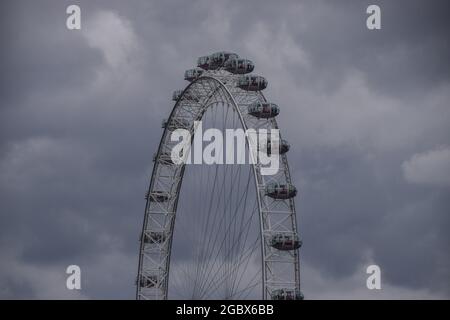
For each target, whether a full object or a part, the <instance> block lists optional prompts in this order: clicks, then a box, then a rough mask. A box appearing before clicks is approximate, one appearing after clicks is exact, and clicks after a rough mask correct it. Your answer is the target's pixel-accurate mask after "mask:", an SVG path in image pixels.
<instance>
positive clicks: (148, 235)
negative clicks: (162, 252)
mask: <svg viewBox="0 0 450 320" xmlns="http://www.w3.org/2000/svg"><path fill="white" fill-rule="evenodd" d="M143 241H144V243H150V244H154V243H163V242H164V241H166V235H165V233H164V232H162V231H152V232H145V233H144V237H143Z"/></svg>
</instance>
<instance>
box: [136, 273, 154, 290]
mask: <svg viewBox="0 0 450 320" xmlns="http://www.w3.org/2000/svg"><path fill="white" fill-rule="evenodd" d="M157 283H158V277H157V276H155V275H150V276H141V281H140V284H141V287H143V288H153V287H155V286H156V284H157Z"/></svg>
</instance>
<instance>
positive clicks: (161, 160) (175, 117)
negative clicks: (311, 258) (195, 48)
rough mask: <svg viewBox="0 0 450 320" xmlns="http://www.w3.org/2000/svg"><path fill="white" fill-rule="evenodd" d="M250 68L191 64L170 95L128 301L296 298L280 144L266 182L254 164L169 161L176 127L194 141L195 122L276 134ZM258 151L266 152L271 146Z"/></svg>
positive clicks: (234, 61) (222, 55) (289, 192)
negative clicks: (134, 283)
mask: <svg viewBox="0 0 450 320" xmlns="http://www.w3.org/2000/svg"><path fill="white" fill-rule="evenodd" d="M253 69H254V64H253V63H252V62H251V61H250V60H247V59H242V58H240V57H239V56H238V55H237V54H234V53H228V52H218V53H214V54H211V55H209V56H204V57H200V58H198V63H197V68H194V69H190V70H187V71H186V72H185V80H187V81H188V82H189V84H188V85H187V87H186V88H185V89H184V90H179V91H175V92H174V93H173V100H174V101H175V105H174V107H173V109H172V111H171V113H170V116H169V118H168V119H167V120H165V121H163V125H162V127H163V133H162V137H161V140H160V143H159V147H158V150H157V152H156V153H155V156H154V159H153V161H154V166H153V171H152V175H151V180H150V185H149V188H148V191H147V193H146V196H145V198H146V207H145V214H144V222H143V227H142V234H141V237H140V253H139V267H138V275H137V290H136V298H137V299H150V300H155V299H156V300H160V299H172V298H174V299H245V298H252V299H273V300H294V299H298V300H300V299H303V294H302V293H301V291H300V264H299V248H300V247H301V245H302V241H301V238H300V236H299V233H298V230H297V221H296V212H295V205H294V198H295V196H296V195H297V189H296V188H295V186H294V185H293V184H292V181H291V176H290V172H289V167H288V162H287V152H288V151H289V147H290V146H289V144H288V143H287V141H286V140H283V139H280V140H279V143H273V145H276V146H277V149H279V150H277V153H278V154H279V169H278V171H277V172H276V173H274V174H271V175H264V174H262V166H261V164H259V163H248V164H237V165H236V164H212V165H208V164H204V163H195V162H194V163H193V164H186V163H178V162H174V161H173V159H172V157H171V152H172V149H173V147H174V145H175V143H176V142H174V141H172V140H173V139H171V134H172V133H173V132H174V131H175V130H177V129H184V130H187V131H189V132H190V133H192V136H193V139H196V138H200V139H201V136H199V135H201V134H200V133H199V123H201V125H202V129H206V128H218V129H220V130H225V129H228V128H240V129H242V130H248V129H255V130H260V129H266V130H267V132H269V131H270V130H272V129H278V125H277V122H276V120H275V117H276V116H277V115H278V114H279V113H280V108H279V107H278V106H277V105H276V104H274V103H271V102H268V101H267V100H266V98H265V97H264V95H263V94H262V92H261V91H262V90H264V89H265V88H266V86H267V80H266V79H265V78H264V77H262V76H258V75H254V74H251V72H253ZM249 142H250V141H249V140H248V137H247V138H246V141H245V142H244V146H245V147H246V148H247V150H249V148H250V147H251V144H250V143H249ZM202 143H204V141H203V142H202ZM258 148H259V149H261V148H262V149H263V151H266V152H267V153H270V152H271V150H272V149H271V141H270V140H268V141H267V143H266V144H265V145H260V146H258ZM227 152H229V150H227ZM272 152H273V150H272Z"/></svg>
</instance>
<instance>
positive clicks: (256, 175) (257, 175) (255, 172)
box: [136, 75, 300, 300]
mask: <svg viewBox="0 0 450 320" xmlns="http://www.w3.org/2000/svg"><path fill="white" fill-rule="evenodd" d="M204 80H210V81H213V82H216V83H217V84H218V85H219V87H218V88H216V90H217V89H219V88H221V89H222V90H224V92H225V93H226V95H227V96H228V98H229V99H230V101H231V104H232V106H233V109H234V111H236V112H237V114H238V116H239V120H240V122H241V125H242V127H243V130H244V131H245V130H247V129H248V128H249V127H248V125H247V123H246V121H245V120H244V117H243V115H242V113H241V110H240V109H239V106H238V103H237V102H236V100H235V97H234V96H233V94H232V93H231V92H230V90H229V88H228V87H227V86H226V85H225V84H224V83H223V82H222V81H221V80H220V79H219V78H216V77H214V76H211V75H202V76H200V77H198V78H197V79H195V80H194V81H192V82H191V83H189V84H188V85H187V86H186V88H185V89H184V90H183V92H182V94H181V95H180V97H179V99H178V100H177V101H176V102H175V105H174V107H173V108H172V111H171V113H170V115H169V118H168V119H167V121H168V123H170V121H171V120H172V118H173V116H174V113H175V112H176V110H177V109H178V107H179V104H180V102H181V101H182V100H183V97H184V96H185V94H186V92H187V91H188V90H189V88H190V87H191V86H193V85H195V84H196V83H198V82H200V81H204ZM257 93H258V94H259V95H260V96H261V98H262V99H263V100H264V101H267V100H266V98H265V97H264V95H263V94H262V92H261V91H257ZM211 97H213V94H211V96H210V97H209V98H208V100H209V99H211ZM208 102H209V101H206V102H205V103H204V105H203V108H204V111H203V113H202V117H203V114H204V113H205V112H206V110H207V109H208V108H209V107H210V104H209V105H208ZM270 121H272V125H273V127H274V128H278V125H277V123H276V120H275V118H272V119H270ZM168 133H170V131H169V130H168V128H167V127H166V128H164V132H163V134H162V136H161V140H160V142H159V145H158V151H157V159H156V161H155V163H154V165H153V169H152V175H151V180H150V185H149V188H148V192H150V191H151V190H152V189H153V185H154V181H155V176H156V173H157V168H158V166H160V165H161V164H159V162H158V158H159V155H160V153H161V149H162V146H163V144H164V141H165V137H166V135H167V134H168ZM280 139H281V136H280ZM245 141H246V144H247V148H248V150H249V148H250V146H249V141H248V137H247V136H246V138H245ZM249 153H250V154H251V152H249ZM281 156H282V155H280V157H281ZM284 165H285V167H286V168H285V172H286V179H287V180H288V182H291V177H290V171H289V166H288V163H287V161H284ZM251 166H252V170H253V180H254V183H255V190H256V191H257V201H258V211H259V223H260V235H261V236H260V238H261V260H262V261H261V262H262V272H261V273H262V286H261V287H262V298H263V299H264V300H266V299H267V290H266V261H265V256H266V255H265V247H266V245H265V240H264V239H265V238H264V226H263V215H262V204H261V193H260V191H259V189H260V187H259V185H258V181H264V180H263V178H262V175H261V172H260V170H259V168H258V167H257V165H255V164H254V162H253V164H251ZM185 167H186V166H185V165H183V166H182V168H181V173H180V175H179V176H180V183H179V184H178V188H177V191H176V199H175V201H174V206H173V208H174V210H173V211H174V218H173V221H172V222H171V228H170V235H169V245H168V249H169V252H168V258H167V262H166V264H165V265H166V269H165V272H166V280H165V284H164V299H167V295H168V284H169V271H170V258H171V253H172V252H171V251H172V240H173V229H174V224H175V222H176V212H177V206H178V199H179V194H180V189H181V185H182V182H183V176H184V170H185ZM149 204H150V200H149V199H148V200H147V202H146V206H145V213H144V221H143V225H142V232H141V241H140V242H141V243H140V249H139V264H138V278H137V285H136V299H139V298H140V292H139V291H140V282H139V279H140V276H141V271H142V262H143V261H142V260H143V250H144V246H145V243H144V241H143V235H144V232H145V230H146V226H147V223H148V216H149V214H148V207H149ZM290 206H291V209H292V211H293V212H292V217H291V218H292V219H293V228H294V230H293V232H295V233H297V221H296V211H295V206H294V202H293V201H292V202H291V204H290ZM297 252H298V251H297V250H295V252H294V256H295V264H296V265H295V282H296V284H297V287H298V288H300V279H299V277H300V274H299V261H298V253H297Z"/></svg>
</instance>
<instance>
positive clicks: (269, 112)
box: [248, 101, 280, 119]
mask: <svg viewBox="0 0 450 320" xmlns="http://www.w3.org/2000/svg"><path fill="white" fill-rule="evenodd" d="M248 113H249V114H250V115H252V116H254V117H257V118H264V119H268V118H273V117H275V116H277V115H278V114H279V113H280V108H278V106H277V105H276V104H275V103H270V102H260V101H257V102H253V103H252V104H251V105H249V106H248Z"/></svg>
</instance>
